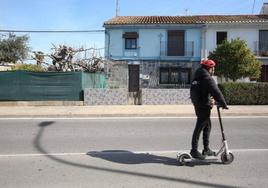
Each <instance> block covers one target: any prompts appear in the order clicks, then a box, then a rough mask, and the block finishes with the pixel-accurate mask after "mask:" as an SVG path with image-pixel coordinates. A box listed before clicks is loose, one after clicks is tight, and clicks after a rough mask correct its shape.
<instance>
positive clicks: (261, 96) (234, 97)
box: [219, 82, 268, 105]
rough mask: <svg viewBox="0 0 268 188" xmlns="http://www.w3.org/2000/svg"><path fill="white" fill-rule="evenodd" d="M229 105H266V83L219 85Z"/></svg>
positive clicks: (267, 97) (267, 86)
mask: <svg viewBox="0 0 268 188" xmlns="http://www.w3.org/2000/svg"><path fill="white" fill-rule="evenodd" d="M219 88H220V90H221V91H222V93H223V95H224V97H225V99H226V102H227V104H229V105H265V104H266V105H267V104H268V83H234V82H228V83H222V84H219Z"/></svg>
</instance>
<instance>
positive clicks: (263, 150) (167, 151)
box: [0, 149, 268, 157]
mask: <svg viewBox="0 0 268 188" xmlns="http://www.w3.org/2000/svg"><path fill="white" fill-rule="evenodd" d="M215 151H216V150H215ZM231 151H232V152H236V153H240V152H268V149H231ZM180 152H189V150H166V151H118V152H117V151H106V152H105V151H89V152H87V153H83V152H82V153H46V154H43V153H29V154H1V155H0V157H42V156H83V155H88V154H100V155H103V154H111V155H115V154H129V153H131V154H173V153H180Z"/></svg>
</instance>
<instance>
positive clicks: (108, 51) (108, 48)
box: [105, 30, 111, 59]
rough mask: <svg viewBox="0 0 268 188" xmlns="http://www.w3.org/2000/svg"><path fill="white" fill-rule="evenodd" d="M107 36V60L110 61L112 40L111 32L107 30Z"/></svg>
mask: <svg viewBox="0 0 268 188" xmlns="http://www.w3.org/2000/svg"><path fill="white" fill-rule="evenodd" d="M105 34H106V35H107V38H108V45H107V54H106V59H110V43H111V40H110V32H109V30H105ZM105 43H106V41H105Z"/></svg>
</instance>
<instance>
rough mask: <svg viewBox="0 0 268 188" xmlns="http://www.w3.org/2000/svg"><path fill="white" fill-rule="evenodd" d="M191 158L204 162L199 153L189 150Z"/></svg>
mask: <svg viewBox="0 0 268 188" xmlns="http://www.w3.org/2000/svg"><path fill="white" fill-rule="evenodd" d="M190 154H191V156H192V157H193V158H195V159H200V160H204V159H205V156H204V155H202V154H201V153H200V152H199V151H197V150H191V152H190Z"/></svg>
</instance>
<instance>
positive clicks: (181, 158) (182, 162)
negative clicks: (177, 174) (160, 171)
mask: <svg viewBox="0 0 268 188" xmlns="http://www.w3.org/2000/svg"><path fill="white" fill-rule="evenodd" d="M177 159H178V162H179V164H180V165H181V166H183V165H185V164H186V163H187V162H186V161H185V159H191V156H190V155H189V154H187V153H183V154H181V155H179V156H178V158H177Z"/></svg>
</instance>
